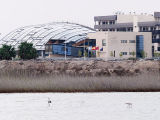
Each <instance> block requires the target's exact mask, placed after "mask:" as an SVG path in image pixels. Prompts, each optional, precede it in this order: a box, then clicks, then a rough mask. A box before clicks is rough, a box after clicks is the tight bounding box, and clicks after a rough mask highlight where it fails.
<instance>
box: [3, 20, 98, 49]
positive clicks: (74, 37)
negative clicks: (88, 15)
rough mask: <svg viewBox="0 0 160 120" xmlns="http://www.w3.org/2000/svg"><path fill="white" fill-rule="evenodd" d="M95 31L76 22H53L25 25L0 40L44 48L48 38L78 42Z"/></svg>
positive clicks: (16, 46)
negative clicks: (26, 43) (27, 43)
mask: <svg viewBox="0 0 160 120" xmlns="http://www.w3.org/2000/svg"><path fill="white" fill-rule="evenodd" d="M91 32H95V30H94V29H92V28H90V27H87V26H83V25H80V24H76V23H69V22H53V23H48V24H41V25H32V26H26V27H22V28H19V29H16V30H14V31H12V32H11V33H9V34H8V35H6V36H5V37H4V38H2V39H1V40H0V46H2V45H3V44H6V45H12V46H13V47H15V49H17V48H18V46H19V45H20V43H21V42H25V41H26V42H29V43H33V45H34V47H35V48H36V49H37V50H44V49H45V44H46V43H47V42H48V41H49V40H51V39H52V40H65V41H66V43H69V42H79V41H81V40H84V39H86V37H87V33H91Z"/></svg>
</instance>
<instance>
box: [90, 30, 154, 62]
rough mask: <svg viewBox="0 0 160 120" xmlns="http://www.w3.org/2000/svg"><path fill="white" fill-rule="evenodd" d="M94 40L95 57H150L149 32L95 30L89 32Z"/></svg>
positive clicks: (150, 35) (150, 37) (150, 36)
mask: <svg viewBox="0 0 160 120" xmlns="http://www.w3.org/2000/svg"><path fill="white" fill-rule="evenodd" d="M88 38H89V39H95V40H96V46H97V47H98V50H97V53H96V57H99V58H104V59H108V60H110V59H121V58H123V59H128V58H131V57H135V58H143V57H145V58H146V57H147V58H151V57H152V42H151V39H152V34H151V32H102V31H100V32H96V33H89V34H88ZM133 53H134V54H135V55H133Z"/></svg>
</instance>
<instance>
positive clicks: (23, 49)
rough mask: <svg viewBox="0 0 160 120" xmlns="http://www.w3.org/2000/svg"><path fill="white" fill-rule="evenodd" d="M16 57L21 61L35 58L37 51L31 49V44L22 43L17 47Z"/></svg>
mask: <svg viewBox="0 0 160 120" xmlns="http://www.w3.org/2000/svg"><path fill="white" fill-rule="evenodd" d="M18 49H19V51H18V55H19V56H20V58H21V59H24V60H29V59H35V58H37V50H36V49H35V48H34V47H33V44H32V43H27V42H22V43H21V44H20V45H19V46H18Z"/></svg>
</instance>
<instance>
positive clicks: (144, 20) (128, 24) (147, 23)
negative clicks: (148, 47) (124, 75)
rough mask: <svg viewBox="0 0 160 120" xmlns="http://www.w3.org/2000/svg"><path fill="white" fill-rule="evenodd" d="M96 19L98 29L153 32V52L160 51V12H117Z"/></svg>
mask: <svg viewBox="0 0 160 120" xmlns="http://www.w3.org/2000/svg"><path fill="white" fill-rule="evenodd" d="M94 21H95V26H94V28H95V29H96V30H97V31H112V32H152V43H153V45H152V54H154V52H160V12H155V13H154V15H148V14H146V13H142V14H140V15H137V14H135V13H130V14H127V15H126V14H123V13H117V14H116V15H110V16H95V17H94Z"/></svg>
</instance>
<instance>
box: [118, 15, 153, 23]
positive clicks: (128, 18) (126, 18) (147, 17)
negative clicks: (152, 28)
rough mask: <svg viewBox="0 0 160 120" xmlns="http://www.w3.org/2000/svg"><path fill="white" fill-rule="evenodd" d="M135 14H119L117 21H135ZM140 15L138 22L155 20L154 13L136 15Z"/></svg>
mask: <svg viewBox="0 0 160 120" xmlns="http://www.w3.org/2000/svg"><path fill="white" fill-rule="evenodd" d="M134 16H135V15H117V23H130V22H133V17H134ZM136 16H137V17H138V22H147V21H155V18H154V16H152V15H136Z"/></svg>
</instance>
